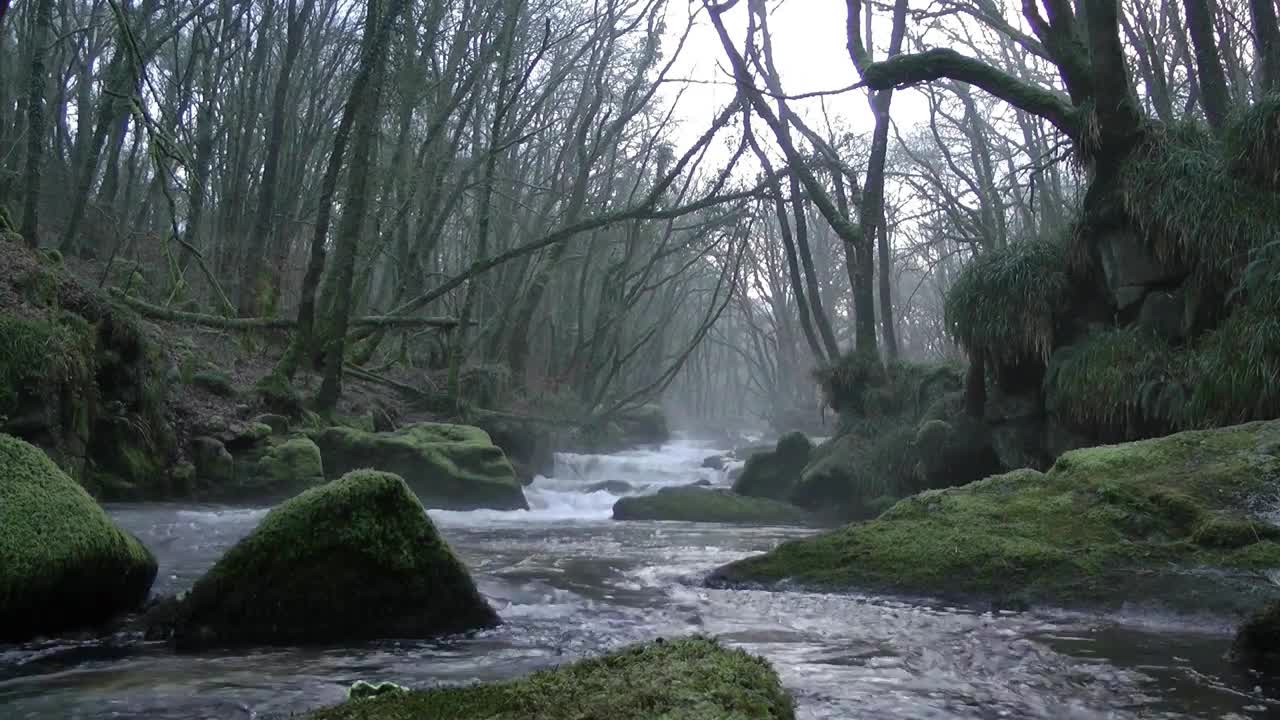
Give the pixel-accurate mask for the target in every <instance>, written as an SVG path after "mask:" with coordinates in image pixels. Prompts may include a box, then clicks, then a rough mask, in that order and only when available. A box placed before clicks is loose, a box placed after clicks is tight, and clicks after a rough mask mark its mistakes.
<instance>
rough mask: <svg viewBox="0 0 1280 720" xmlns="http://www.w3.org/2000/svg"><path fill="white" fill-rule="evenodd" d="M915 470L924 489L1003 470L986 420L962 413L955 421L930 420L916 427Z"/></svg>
mask: <svg viewBox="0 0 1280 720" xmlns="http://www.w3.org/2000/svg"><path fill="white" fill-rule="evenodd" d="M914 448H915V453H916V456H917V457H918V458H919V463H918V464H917V466H916V468H915V472H916V473H917V475H918V476H919V481H920V485H921V488H922V489H927V488H942V487H950V486H953V485H965V484H967V483H971V482H973V481H975V480H981V479H982V478H984V477H987V476H989V475H994V474H995V473H998V472H1000V470H1001V469H1002V468H1001V466H1000V459H999V457H997V455H996V451H995V448H994V447H992V443H991V432H990V431H989V430H988V429H987V427H986V426H985V425H983V424H982V423H980V422H978V421H976V420H972V419H970V418H967V417H964V416H960V417H957V418H954V419H953V420H952V421H951V422H947V421H945V420H928V421H926V422H923V423H921V424H920V427H918V428H916V435H915V443H914Z"/></svg>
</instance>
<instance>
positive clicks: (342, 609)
mask: <svg viewBox="0 0 1280 720" xmlns="http://www.w3.org/2000/svg"><path fill="white" fill-rule="evenodd" d="M498 622H499V620H498V616H497V614H496V613H495V612H494V611H493V609H492V608H491V607H490V606H489V604H488V602H487V601H486V600H485V599H484V597H483V596H481V595H480V593H479V592H478V591H477V590H476V587H475V583H474V582H473V581H472V580H471V577H470V575H469V574H468V572H467V569H466V567H465V566H464V565H463V564H462V562H461V561H459V560H458V558H457V557H456V556H455V555H454V554H453V552H452V551H451V550H450V548H449V546H448V544H447V543H445V541H444V539H443V538H441V537H440V535H439V533H438V532H437V531H436V529H435V526H434V525H433V524H432V522H431V519H430V518H429V517H428V516H427V514H426V513H425V512H423V508H422V505H421V504H420V503H419V502H418V500H417V498H416V497H414V495H413V493H412V492H411V491H410V490H409V487H408V486H407V485H406V484H405V482H404V480H402V479H401V478H399V477H397V476H395V475H392V474H390V473H383V472H376V471H372V470H361V471H356V472H352V473H348V474H347V475H345V476H343V477H342V478H340V479H339V480H336V481H334V482H331V483H328V484H326V485H322V486H320V487H317V488H313V489H311V490H308V491H307V492H304V493H302V494H301V495H298V496H297V497H295V498H293V499H291V500H289V501H287V502H285V503H283V504H281V505H280V506H278V507H276V508H275V509H274V510H272V511H271V512H270V513H268V514H267V516H266V517H265V518H263V520H262V523H261V524H259V525H258V527H257V528H256V529H255V530H254V531H253V532H252V533H250V534H249V535H248V536H247V537H245V538H244V539H243V540H241V541H240V542H238V543H237V544H236V545H235V546H234V547H232V548H231V550H229V551H228V552H227V554H226V555H224V556H223V557H222V559H220V560H219V561H218V562H217V564H215V565H214V566H213V568H212V569H211V570H210V571H209V572H208V573H207V574H206V575H205V576H204V577H202V578H200V580H199V581H197V582H196V584H195V586H194V587H192V589H191V592H190V593H189V594H188V595H187V596H186V597H185V598H183V599H182V600H181V601H180V603H179V607H178V608H177V610H176V612H175V613H174V620H173V636H174V639H175V641H176V644H177V646H178V647H179V648H182V649H197V648H201V647H206V646H231V645H243V644H273V645H275V644H289V645H295V644H312V643H328V642H339V641H347V642H354V641H361V640H370V639H376V638H430V637H436V636H439V635H442V634H447V633H453V632H460V631H464V630H470V629H475V628H483V627H490V626H493V625H496V624H497V623H498Z"/></svg>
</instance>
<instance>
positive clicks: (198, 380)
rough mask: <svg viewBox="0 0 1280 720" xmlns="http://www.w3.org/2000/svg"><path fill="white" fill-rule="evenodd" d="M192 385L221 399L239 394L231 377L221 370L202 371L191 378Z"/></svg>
mask: <svg viewBox="0 0 1280 720" xmlns="http://www.w3.org/2000/svg"><path fill="white" fill-rule="evenodd" d="M191 384H192V385H194V386H196V387H198V388H200V389H201V390H204V391H205V392H208V393H212V394H214V395H217V396H219V397H235V396H236V394H237V393H236V386H235V384H234V383H232V381H231V376H230V375H228V374H227V373H225V372H223V371H221V370H214V369H208V370H201V371H199V372H197V373H195V374H194V375H192V376H191Z"/></svg>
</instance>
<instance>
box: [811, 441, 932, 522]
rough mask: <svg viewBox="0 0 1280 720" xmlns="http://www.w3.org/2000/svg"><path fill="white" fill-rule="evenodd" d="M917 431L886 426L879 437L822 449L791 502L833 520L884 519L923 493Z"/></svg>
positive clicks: (833, 443) (814, 455) (826, 445)
mask: <svg viewBox="0 0 1280 720" xmlns="http://www.w3.org/2000/svg"><path fill="white" fill-rule="evenodd" d="M914 435H915V433H914V431H913V430H912V429H911V428H909V427H907V426H903V425H894V424H891V423H890V424H886V425H885V426H883V428H882V429H881V431H880V432H878V433H874V434H853V433H849V434H845V435H841V436H839V437H835V438H832V439H831V440H828V441H827V442H825V443H823V444H822V445H820V446H819V447H818V448H816V449H815V450H814V452H813V453H812V454H811V455H810V461H809V463H808V464H807V465H806V466H805V468H804V470H803V472H801V474H800V479H799V480H798V481H796V483H795V484H794V485H793V486H792V488H791V492H790V493H789V494H788V500H790V502H792V503H795V504H796V505H798V506H800V507H802V508H805V509H807V510H811V511H813V512H816V513H819V514H821V515H822V516H823V517H825V518H827V519H830V520H851V519H861V518H866V517H873V516H875V515H879V514H880V513H881V512H882V511H883V510H884V509H885V508H887V507H888V506H890V505H892V504H893V503H894V502H895V501H897V500H898V499H900V498H902V497H904V496H906V495H910V494H911V493H913V492H915V491H917V490H919V489H920V487H919V483H918V481H917V476H916V474H915V468H914V458H915V450H914V445H913V441H914Z"/></svg>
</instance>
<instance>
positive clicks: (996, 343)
mask: <svg viewBox="0 0 1280 720" xmlns="http://www.w3.org/2000/svg"><path fill="white" fill-rule="evenodd" d="M1070 294H1071V280H1070V278H1069V276H1068V273H1067V261H1066V250H1065V248H1064V247H1063V245H1062V244H1060V243H1057V242H1051V241H1047V240H1034V241H1026V242H1020V243H1013V244H1010V245H1007V246H1005V247H1004V248H1001V249H999V250H993V251H989V252H985V253H982V254H981V255H978V256H977V257H975V258H974V259H973V260H971V261H970V262H969V264H968V265H965V267H964V269H963V270H961V271H960V276H959V277H958V278H956V282H955V284H954V285H952V286H951V289H950V290H949V291H947V298H946V322H947V328H948V330H949V331H950V333H951V334H952V336H953V337H955V338H956V340H958V341H959V342H960V344H961V345H963V346H964V347H965V349H966V350H968V351H969V352H970V353H975V352H981V353H985V354H986V355H987V356H988V357H990V358H992V359H994V360H995V361H996V362H997V364H1001V365H1003V364H1010V365H1012V364H1017V363H1020V362H1022V361H1025V360H1027V359H1041V360H1048V358H1049V353H1050V352H1052V350H1053V348H1054V346H1055V345H1056V344H1057V329H1056V328H1057V325H1058V318H1059V313H1062V312H1063V311H1065V310H1066V309H1067V308H1068V307H1069V306H1070V303H1069V299H1070Z"/></svg>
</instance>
